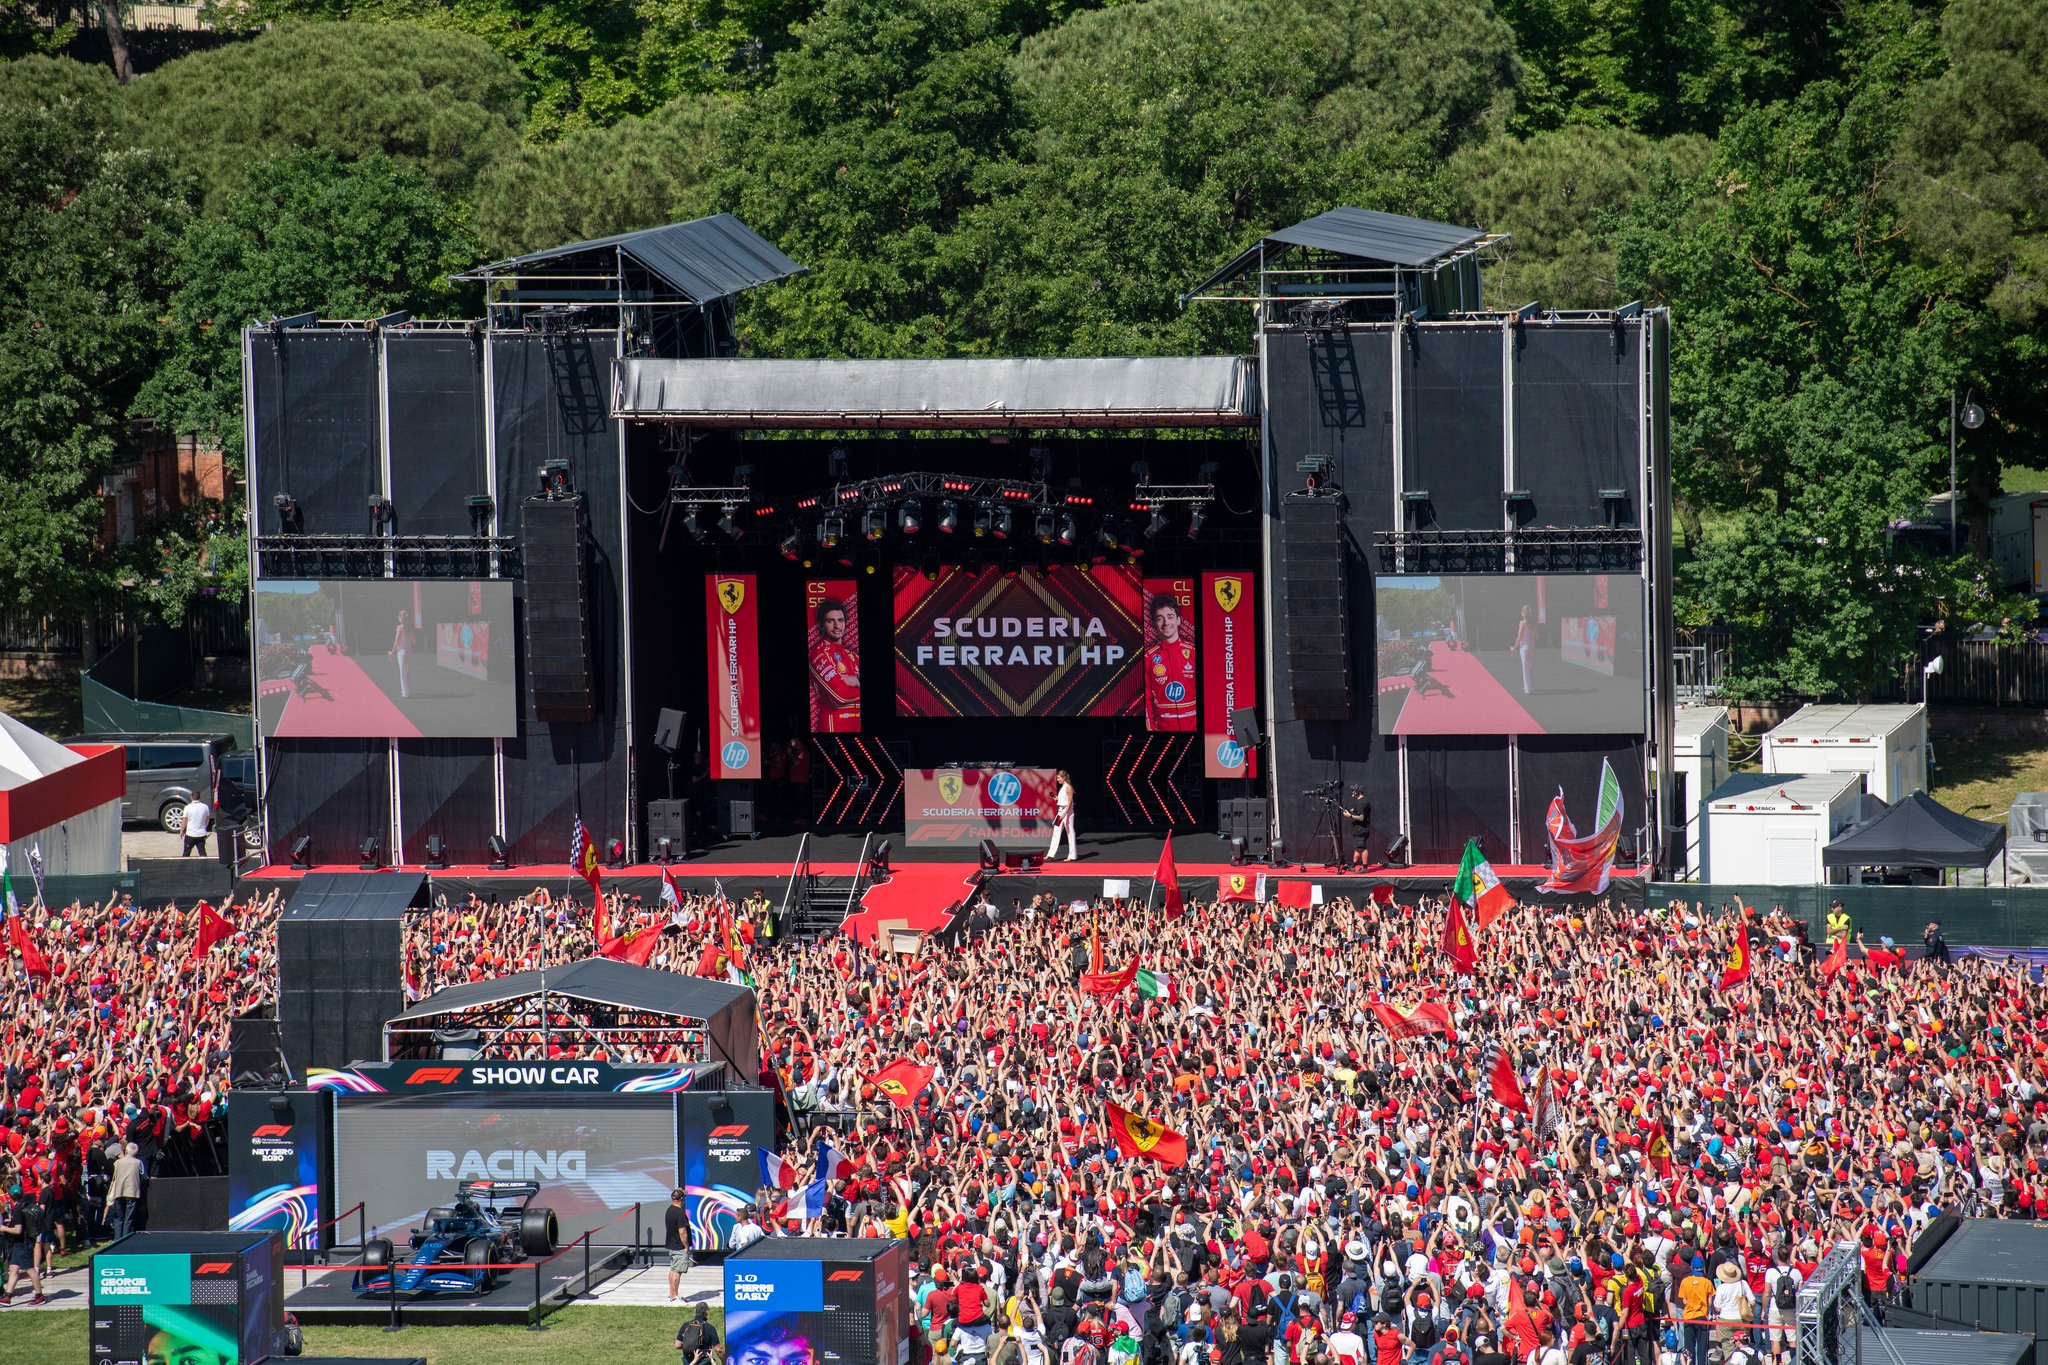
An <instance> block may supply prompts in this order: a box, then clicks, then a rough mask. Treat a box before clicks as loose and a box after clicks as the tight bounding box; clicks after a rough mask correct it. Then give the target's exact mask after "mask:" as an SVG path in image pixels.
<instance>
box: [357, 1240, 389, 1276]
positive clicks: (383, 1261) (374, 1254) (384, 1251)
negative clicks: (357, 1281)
mask: <svg viewBox="0 0 2048 1365" xmlns="http://www.w3.org/2000/svg"><path fill="white" fill-rule="evenodd" d="M390 1264H391V1239H390V1238H388V1237H372V1238H371V1239H370V1240H369V1241H367V1242H365V1243H363V1266H364V1268H365V1269H369V1270H381V1269H383V1268H384V1267H385V1266H387V1265H390Z"/></svg>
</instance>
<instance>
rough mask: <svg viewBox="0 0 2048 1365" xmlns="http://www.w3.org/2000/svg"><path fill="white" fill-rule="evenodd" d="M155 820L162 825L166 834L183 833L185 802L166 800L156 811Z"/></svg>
mask: <svg viewBox="0 0 2048 1365" xmlns="http://www.w3.org/2000/svg"><path fill="white" fill-rule="evenodd" d="M156 822H157V824H159V825H161V826H162V827H163V831H164V833H166V834H183V833H184V832H185V804H184V803H183V802H182V801H166V802H165V803H164V805H163V808H162V809H161V810H159V811H158V812H157V813H156Z"/></svg>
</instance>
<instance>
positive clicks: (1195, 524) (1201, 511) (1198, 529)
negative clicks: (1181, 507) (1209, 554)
mask: <svg viewBox="0 0 2048 1365" xmlns="http://www.w3.org/2000/svg"><path fill="white" fill-rule="evenodd" d="M1208 521H1209V504H1208V503H1206V502H1198V503H1196V504H1195V510H1194V511H1192V512H1190V513H1188V535H1189V536H1190V537H1193V536H1198V535H1200V534H1202V527H1203V526H1205V525H1207V524H1208Z"/></svg>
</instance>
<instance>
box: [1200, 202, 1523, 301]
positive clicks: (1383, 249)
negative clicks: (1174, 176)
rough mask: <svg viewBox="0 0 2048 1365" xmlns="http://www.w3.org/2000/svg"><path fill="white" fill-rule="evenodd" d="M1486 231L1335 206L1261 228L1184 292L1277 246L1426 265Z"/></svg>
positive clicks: (1238, 270) (1236, 272) (1218, 280)
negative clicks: (1275, 226) (1276, 226)
mask: <svg viewBox="0 0 2048 1365" xmlns="http://www.w3.org/2000/svg"><path fill="white" fill-rule="evenodd" d="M1489 236H1490V234H1488V233H1487V232H1485V231H1483V230H1481V229H1479V228H1474V227H1457V226H1455V225H1453V224H1450V223H1432V222H1430V221H1429V220H1428V219H1426V218H1409V217H1405V216H1403V215H1402V214H1398V213H1380V212H1377V211H1376V210H1373V209H1354V208H1348V207H1339V208H1334V209H1331V210H1330V211H1329V212H1328V213H1319V214H1317V215H1316V216H1315V217H1313V218H1310V219H1308V220H1307V221H1306V222H1301V223H1296V224H1295V225H1294V226H1293V227H1284V228H1281V229H1279V230H1278V231H1275V232H1269V233H1267V234H1266V235H1265V236H1264V237H1261V238H1260V239H1259V240H1258V241H1256V242H1254V243H1252V244H1251V245H1250V246H1248V247H1246V248H1245V249H1244V250H1243V251H1241V252H1239V253H1238V255H1237V256H1236V258H1235V259H1233V260H1232V261H1231V262H1230V263H1229V264H1228V265H1226V266H1224V267H1223V268H1222V269H1221V270H1218V271H1217V272H1216V273H1215V274H1213V275H1211V276H1209V278H1208V279H1206V280H1203V281H1202V282H1201V283H1200V284H1198V285H1196V286H1195V287H1194V288H1193V289H1191V290H1189V291H1188V292H1189V293H1190V294H1201V293H1205V292H1207V291H1208V290H1210V289H1213V288H1215V287H1216V286H1217V285H1219V284H1222V283H1223V282H1224V281H1226V280H1234V279H1236V278H1237V277H1238V276H1240V275H1242V274H1244V273H1245V272H1247V271H1249V270H1251V269H1253V268H1255V267H1256V266H1257V265H1258V263H1259V262H1260V261H1261V260H1262V259H1263V258H1264V257H1265V256H1266V255H1270V254H1278V250H1284V249H1285V248H1287V247H1291V246H1302V247H1309V248H1311V249H1313V250H1316V251H1327V252H1329V253H1331V254H1332V255H1335V256H1345V257H1350V258H1352V259H1354V260H1358V261H1370V262H1376V263H1380V264H1384V265H1398V266H1406V267H1408V268H1409V269H1411V270H1426V269H1428V268H1430V267H1431V266H1434V265H1436V264H1437V263H1439V262H1441V261H1444V260H1446V259H1447V258H1449V257H1451V256H1455V255H1456V254H1458V253H1459V252H1461V251H1464V250H1467V249H1468V248H1471V247H1475V246H1479V245H1481V244H1482V243H1484V242H1485V241H1487V240H1488V238H1489ZM1276 249H1277V250H1276Z"/></svg>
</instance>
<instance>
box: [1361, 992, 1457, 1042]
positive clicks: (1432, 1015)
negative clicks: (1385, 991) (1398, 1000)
mask: <svg viewBox="0 0 2048 1365" xmlns="http://www.w3.org/2000/svg"><path fill="white" fill-rule="evenodd" d="M1372 1013H1373V1017H1374V1018H1375V1019H1378V1020H1379V1021H1380V1023H1381V1024H1382V1025H1384V1026H1385V1027H1386V1030H1387V1032H1388V1033H1389V1034H1390V1035H1392V1036H1393V1037H1396V1038H1419V1037H1421V1036H1422V1035H1423V1034H1425V1033H1449V1032H1450V1031H1451V1011H1450V1008H1449V1007H1448V1006H1446V1005H1441V1004H1426V1005H1410V1006H1408V1007H1406V1008H1403V1007H1402V1006H1400V1005H1391V1004H1388V1003H1387V1002H1386V1001H1384V1000H1380V1001H1376V1002H1374V1004H1373V1007H1372Z"/></svg>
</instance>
